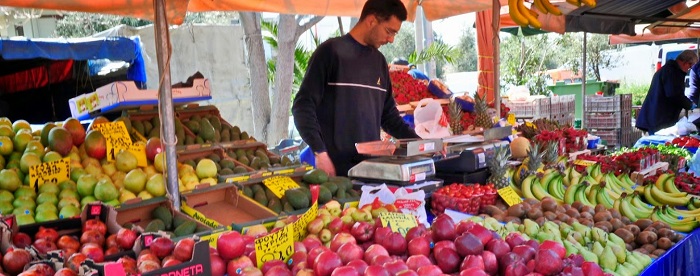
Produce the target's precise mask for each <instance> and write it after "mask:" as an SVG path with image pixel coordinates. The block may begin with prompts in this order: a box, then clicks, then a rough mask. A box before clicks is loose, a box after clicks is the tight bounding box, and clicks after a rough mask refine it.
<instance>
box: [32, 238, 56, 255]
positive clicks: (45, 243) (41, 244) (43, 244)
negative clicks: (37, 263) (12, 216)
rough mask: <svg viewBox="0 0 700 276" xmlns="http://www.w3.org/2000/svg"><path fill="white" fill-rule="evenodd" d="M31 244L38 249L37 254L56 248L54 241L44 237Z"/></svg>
mask: <svg viewBox="0 0 700 276" xmlns="http://www.w3.org/2000/svg"><path fill="white" fill-rule="evenodd" d="M32 246H34V248H36V250H37V251H39V254H46V253H48V252H49V251H54V250H56V249H58V247H56V244H55V243H53V242H51V241H50V240H46V239H37V240H35V241H34V243H33V244H32Z"/></svg>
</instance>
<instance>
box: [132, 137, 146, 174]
mask: <svg viewBox="0 0 700 276" xmlns="http://www.w3.org/2000/svg"><path fill="white" fill-rule="evenodd" d="M127 150H128V151H129V152H131V154H133V155H134V156H135V157H136V165H137V166H139V167H143V168H145V167H147V166H148V160H147V159H146V143H144V142H136V143H133V144H131V145H129V148H128V149H127Z"/></svg>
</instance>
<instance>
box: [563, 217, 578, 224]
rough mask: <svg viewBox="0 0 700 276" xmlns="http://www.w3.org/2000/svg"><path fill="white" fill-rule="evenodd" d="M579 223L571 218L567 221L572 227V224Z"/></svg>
mask: <svg viewBox="0 0 700 276" xmlns="http://www.w3.org/2000/svg"><path fill="white" fill-rule="evenodd" d="M577 221H578V220H576V219H575V218H572V217H570V218H569V220H567V221H566V224H568V225H572V224H574V222H577Z"/></svg>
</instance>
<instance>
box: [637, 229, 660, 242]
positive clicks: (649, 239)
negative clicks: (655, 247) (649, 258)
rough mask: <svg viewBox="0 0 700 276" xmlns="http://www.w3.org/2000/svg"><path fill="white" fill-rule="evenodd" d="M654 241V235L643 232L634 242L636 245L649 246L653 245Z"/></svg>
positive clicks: (655, 237) (649, 232)
mask: <svg viewBox="0 0 700 276" xmlns="http://www.w3.org/2000/svg"><path fill="white" fill-rule="evenodd" d="M656 239H657V236H656V233H654V232H651V231H643V232H642V233H639V235H638V236H637V239H636V242H637V244H651V243H654V242H655V241H656Z"/></svg>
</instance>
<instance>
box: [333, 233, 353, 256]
mask: <svg viewBox="0 0 700 276" xmlns="http://www.w3.org/2000/svg"><path fill="white" fill-rule="evenodd" d="M346 243H352V244H357V240H355V237H353V236H352V235H350V233H338V234H335V236H333V239H332V240H331V246H330V248H331V251H333V252H338V248H340V246H341V245H343V244H346Z"/></svg>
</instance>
